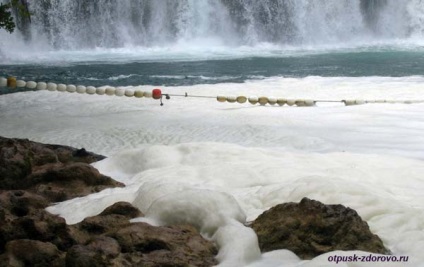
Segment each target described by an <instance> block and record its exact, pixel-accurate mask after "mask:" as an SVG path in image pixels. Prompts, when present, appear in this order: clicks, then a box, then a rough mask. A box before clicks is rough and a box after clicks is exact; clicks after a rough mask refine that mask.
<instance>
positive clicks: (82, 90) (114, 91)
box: [0, 77, 424, 107]
mask: <svg viewBox="0 0 424 267" xmlns="http://www.w3.org/2000/svg"><path fill="white" fill-rule="evenodd" d="M0 87H8V88H11V89H14V88H28V89H33V90H34V89H35V90H47V91H52V92H53V91H58V92H68V93H78V94H89V95H94V94H97V95H108V96H120V97H121V96H126V97H136V98H142V97H146V98H153V99H155V100H160V105H161V106H162V105H163V101H162V100H163V98H164V97H165V99H170V98H171V96H172V97H192V98H208V99H212V98H213V99H216V100H217V101H218V102H221V103H239V104H244V103H247V102H249V103H250V104H252V105H256V104H259V105H261V106H265V105H271V106H275V105H278V106H284V105H287V106H297V107H313V106H316V104H317V103H343V104H344V105H346V106H354V105H363V104H381V103H391V104H418V103H424V100H361V99H350V100H325V99H319V100H313V99H286V98H277V97H273V96H270V97H266V96H259V97H258V96H250V97H246V96H222V95H219V96H204V95H189V94H188V93H185V94H168V93H162V91H161V89H158V88H156V89H153V90H152V91H142V90H140V89H136V90H132V89H129V88H127V89H123V88H119V87H112V86H101V87H94V86H84V85H73V84H56V83H51V82H49V83H45V82H34V81H24V80H17V79H16V78H15V77H8V78H4V77H0Z"/></svg>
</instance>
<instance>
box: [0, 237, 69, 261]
mask: <svg viewBox="0 0 424 267" xmlns="http://www.w3.org/2000/svg"><path fill="white" fill-rule="evenodd" d="M0 262H1V263H0V266H16V267H18V266H40V267H41V266H46V267H48V266H51V267H59V266H65V265H64V263H65V262H64V253H63V252H61V251H60V250H58V249H57V247H56V246H55V245H53V244H51V243H45V242H40V241H35V240H26V239H23V240H13V241H10V242H9V243H7V245H6V253H5V254H3V255H1V256H0Z"/></svg>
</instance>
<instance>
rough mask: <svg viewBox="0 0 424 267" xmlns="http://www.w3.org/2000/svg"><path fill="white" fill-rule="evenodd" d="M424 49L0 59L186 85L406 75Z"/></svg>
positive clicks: (34, 74) (125, 81) (6, 68)
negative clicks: (235, 55) (236, 55)
mask: <svg viewBox="0 0 424 267" xmlns="http://www.w3.org/2000/svg"><path fill="white" fill-rule="evenodd" d="M423 73H424V50H421V49H416V50H411V51H396V50H387V51H359V50H358V51H352V50H349V51H345V52H344V51H337V52H328V53H320V54H303V55H302V54H299V55H296V54H295V55H288V56H284V55H271V56H270V55H266V56H246V57H240V58H216V59H211V60H205V59H202V58H200V59H199V58H198V59H196V58H190V59H175V58H174V59H173V58H170V59H167V58H162V59H160V60H156V59H149V58H146V59H143V58H138V59H137V60H132V59H131V58H126V59H120V60H113V59H106V60H103V59H102V58H96V59H91V60H90V61H84V60H79V61H76V62H71V63H69V62H66V63H62V61H58V62H54V61H52V62H43V63H40V64H35V63H19V64H15V65H11V64H4V65H2V64H0V76H9V75H12V76H16V77H18V78H20V79H24V80H34V81H45V82H50V81H51V82H56V83H65V84H81V85H86V86H88V85H92V86H102V85H111V86H130V85H134V86H136V85H156V86H182V85H184V86H186V85H195V84H217V83H243V82H245V81H246V80H251V79H264V78H267V77H274V76H280V77H307V76H323V77H363V76H385V77H402V76H414V75H419V76H420V75H423Z"/></svg>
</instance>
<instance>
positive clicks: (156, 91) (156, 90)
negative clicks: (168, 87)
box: [152, 89, 162, 99]
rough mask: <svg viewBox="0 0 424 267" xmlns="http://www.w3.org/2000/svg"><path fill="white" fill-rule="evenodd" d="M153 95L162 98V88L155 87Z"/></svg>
mask: <svg viewBox="0 0 424 267" xmlns="http://www.w3.org/2000/svg"><path fill="white" fill-rule="evenodd" d="M152 97H153V99H161V98H162V91H161V90H160V89H153V91H152Z"/></svg>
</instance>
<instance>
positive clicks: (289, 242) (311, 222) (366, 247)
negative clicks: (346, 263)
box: [251, 198, 389, 259]
mask: <svg viewBox="0 0 424 267" xmlns="http://www.w3.org/2000/svg"><path fill="white" fill-rule="evenodd" d="M251 227H252V228H253V230H254V231H255V232H256V233H257V235H258V239H259V246H260V249H261V251H262V252H268V251H272V250H277V249H288V250H291V251H293V252H294V253H295V254H296V255H298V256H299V257H300V258H302V259H311V258H314V257H316V256H318V255H320V254H323V253H326V252H330V251H334V250H362V251H368V252H373V253H380V254H388V253H389V251H388V250H387V249H386V248H385V247H384V245H383V242H382V241H381V239H380V238H379V237H378V236H377V235H374V234H372V233H371V232H370V229H369V226H368V224H367V223H366V222H364V221H363V220H362V219H361V217H359V215H358V214H357V212H356V211H355V210H353V209H350V208H346V207H344V206H342V205H324V204H322V203H321V202H318V201H315V200H310V199H308V198H303V199H302V200H301V202H300V203H285V204H280V205H277V206H275V207H273V208H271V209H270V210H268V211H266V212H264V213H263V214H261V215H260V216H259V217H258V218H257V219H256V220H255V221H254V222H253V223H252V225H251Z"/></svg>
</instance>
